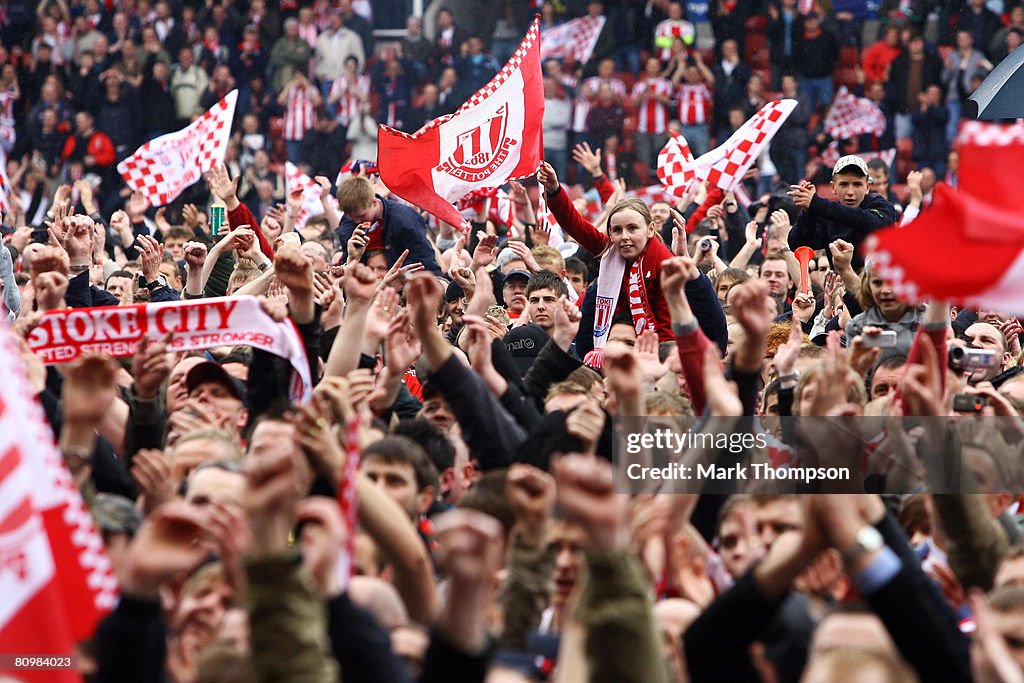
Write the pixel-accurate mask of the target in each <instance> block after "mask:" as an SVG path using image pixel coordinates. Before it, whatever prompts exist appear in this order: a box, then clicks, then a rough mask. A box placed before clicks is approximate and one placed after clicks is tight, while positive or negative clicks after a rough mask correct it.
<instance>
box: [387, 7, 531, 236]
mask: <svg viewBox="0 0 1024 683" xmlns="http://www.w3.org/2000/svg"><path fill="white" fill-rule="evenodd" d="M538 43H539V41H538V20H537V19H534V21H533V24H532V25H531V26H530V30H529V31H528V32H527V34H526V37H525V38H523V41H522V43H520V45H519V47H518V48H517V49H516V51H515V53H513V55H512V57H511V58H510V59H509V60H508V62H507V63H506V64H505V66H504V67H502V69H501V71H499V72H498V73H497V75H496V76H495V77H494V78H493V79H491V81H490V83H488V84H487V85H485V86H484V87H483V88H481V89H480V90H479V91H477V92H476V94H474V95H473V96H472V97H471V98H469V100H467V101H466V103H465V104H463V105H462V106H461V107H460V108H459V109H458V110H457V111H456V112H455V113H454V114H451V115H449V116H443V117H441V118H438V119H434V120H433V121H431V122H429V123H428V124H426V125H425V126H423V128H421V129H420V130H419V131H417V132H415V133H413V134H411V135H410V134H408V133H403V132H402V131H399V130H395V129H394V128H390V127H388V126H384V125H382V126H381V127H380V132H379V135H378V154H377V163H378V165H379V167H380V177H381V180H383V181H384V184H385V185H386V186H387V187H388V189H389V190H391V192H393V193H394V194H396V195H398V196H399V197H401V198H403V199H405V200H406V201H408V202H409V203H411V204H413V205H414V206H418V207H420V208H422V209H425V210H426V211H428V212H429V213H431V214H433V215H434V216H437V218H438V219H440V220H442V221H445V222H446V223H450V224H451V225H454V226H459V227H462V228H463V229H465V221H464V220H463V218H462V216H461V215H460V214H459V212H458V211H457V210H456V208H455V206H454V204H453V203H454V202H456V201H458V200H459V199H461V198H463V197H465V196H466V195H467V194H469V193H470V192H472V191H473V190H478V189H481V188H485V187H500V186H501V185H504V184H505V183H506V182H508V181H509V180H518V179H520V178H526V177H528V176H531V175H533V174H534V173H535V172H536V171H537V168H538V167H539V166H540V160H541V158H542V156H543V151H544V150H543V142H542V140H541V132H542V128H543V125H542V119H543V115H544V87H543V76H542V74H541V68H540V49H539V44H538Z"/></svg>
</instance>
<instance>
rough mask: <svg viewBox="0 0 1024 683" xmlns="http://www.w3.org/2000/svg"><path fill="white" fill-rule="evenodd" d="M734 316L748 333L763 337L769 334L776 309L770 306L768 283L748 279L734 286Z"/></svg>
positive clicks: (732, 298) (732, 295)
mask: <svg viewBox="0 0 1024 683" xmlns="http://www.w3.org/2000/svg"><path fill="white" fill-rule="evenodd" d="M731 300H732V314H733V317H734V318H736V320H737V321H738V322H739V323H740V325H742V326H743V329H744V330H745V331H746V333H747V334H748V335H751V336H754V337H757V338H759V339H763V338H764V337H765V336H767V334H768V329H769V328H770V327H771V324H772V320H774V318H775V311H774V310H772V309H771V308H770V304H769V300H768V285H766V284H765V283H764V282H762V281H761V280H748V281H746V282H744V283H743V284H740V285H737V286H736V287H734V288H733V291H732V293H731Z"/></svg>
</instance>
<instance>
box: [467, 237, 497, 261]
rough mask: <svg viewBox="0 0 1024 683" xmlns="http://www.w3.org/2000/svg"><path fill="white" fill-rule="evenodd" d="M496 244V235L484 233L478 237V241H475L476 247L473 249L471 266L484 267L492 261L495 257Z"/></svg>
mask: <svg viewBox="0 0 1024 683" xmlns="http://www.w3.org/2000/svg"><path fill="white" fill-rule="evenodd" d="M497 246H498V236H497V235H484V236H483V237H481V238H480V241H479V242H477V243H476V249H474V250H473V263H472V266H471V267H472V268H473V270H476V269H477V268H485V267H487V266H489V265H491V264H492V263H494V259H495V258H496V257H497V251H498V249H497Z"/></svg>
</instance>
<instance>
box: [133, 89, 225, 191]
mask: <svg viewBox="0 0 1024 683" xmlns="http://www.w3.org/2000/svg"><path fill="white" fill-rule="evenodd" d="M237 101H238V91H237V90H232V91H231V92H229V93H228V94H227V96H226V97H224V99H222V100H221V101H220V102H218V103H217V104H215V105H213V106H212V107H211V108H210V110H209V111H207V112H206V113H205V114H203V115H202V116H200V117H199V118H198V119H196V120H195V121H193V122H192V123H190V124H189V125H188V126H186V127H185V128H183V129H181V130H179V131H176V132H174V133H168V134H167V135H161V136H160V137H158V138H154V139H153V140H150V141H149V142H146V143H145V144H143V145H142V146H141V147H139V148H138V149H137V150H135V153H134V154H132V155H131V156H130V157H128V158H127V159H125V160H124V161H122V162H121V163H119V164H118V165H117V171H118V173H120V174H121V176H122V177H123V178H124V181H125V183H127V184H128V187H130V188H132V189H133V190H136V191H138V192H141V193H143V194H144V195H146V199H148V200H149V202H150V203H151V204H152V205H153V206H164V205H166V204H170V203H171V202H173V201H174V200H175V198H177V196H178V195H180V194H181V193H182V192H183V191H184V190H185V188H186V187H188V186H189V185H191V184H192V183H194V182H196V181H197V180H199V179H200V178H202V175H203V174H204V173H206V172H207V171H209V170H210V169H211V168H213V167H214V166H215V165H216V164H219V163H221V162H222V161H224V155H225V153H226V152H227V149H228V137H229V136H230V135H231V123H232V121H234V119H235V103H236V102H237Z"/></svg>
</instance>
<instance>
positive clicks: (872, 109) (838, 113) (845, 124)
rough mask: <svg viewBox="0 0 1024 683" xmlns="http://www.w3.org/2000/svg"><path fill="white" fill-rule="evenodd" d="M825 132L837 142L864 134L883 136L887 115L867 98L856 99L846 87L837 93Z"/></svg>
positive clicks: (827, 118) (829, 112) (827, 119)
mask: <svg viewBox="0 0 1024 683" xmlns="http://www.w3.org/2000/svg"><path fill="white" fill-rule="evenodd" d="M825 132H826V133H828V134H829V135H831V136H832V137H833V138H835V139H836V140H846V139H849V138H853V137H856V136H858V135H862V134H864V133H870V134H872V135H881V134H882V133H884V132H885V114H883V113H882V110H881V109H879V108H878V105H877V104H875V103H874V102H872V101H871V100H869V99H868V98H866V97H856V96H855V95H853V94H851V93H850V91H849V90H847V89H846V86H845V85H844V86H842V87H840V88H839V90H838V92H836V96H835V99H834V100H833V102H832V108H831V109H829V111H828V116H826V117H825Z"/></svg>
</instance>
